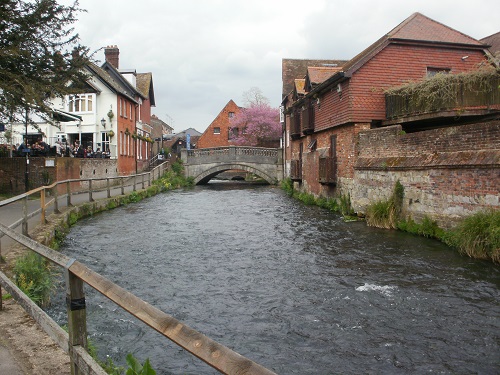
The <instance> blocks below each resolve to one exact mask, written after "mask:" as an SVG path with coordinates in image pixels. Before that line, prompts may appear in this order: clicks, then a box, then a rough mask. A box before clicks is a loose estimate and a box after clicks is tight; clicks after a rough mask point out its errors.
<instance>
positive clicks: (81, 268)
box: [69, 261, 274, 375]
mask: <svg viewBox="0 0 500 375" xmlns="http://www.w3.org/2000/svg"><path fill="white" fill-rule="evenodd" d="M69 271H71V272H72V273H73V274H75V275H76V276H78V277H79V278H81V279H82V280H83V281H85V282H86V283H87V284H89V285H90V286H91V287H92V288H94V289H95V290H97V291H98V292H100V293H102V294H103V295H104V296H106V297H107V298H109V299H110V300H111V301H113V302H114V303H116V304H117V305H119V306H121V307H122V308H123V309H124V310H126V311H127V312H129V313H130V314H132V315H133V316H134V317H136V318H137V319H139V320H141V321H142V322H144V323H146V324H147V325H148V326H150V327H151V328H153V329H155V330H156V331H157V332H159V333H161V334H162V335H164V336H165V337H167V338H168V339H170V340H172V341H173V342H174V343H176V344H177V345H179V346H181V347H182V348H184V349H186V350H187V351H188V352H190V353H191V354H193V355H195V356H196V357H198V358H199V359H201V360H202V361H203V362H205V363H207V364H208V365H210V366H212V367H213V368H215V369H216V370H218V371H220V372H222V373H223V374H255V375H257V374H258V375H260V374H263V375H264V374H274V372H272V371H270V370H268V369H266V368H265V367H263V366H261V365H259V364H257V363H255V362H253V361H251V360H249V359H248V358H245V357H243V356H242V355H240V354H238V353H236V352H234V351H233V350H231V349H229V348H227V347H225V346H223V345H221V344H219V343H217V342H216V341H214V340H212V339H210V338H208V337H206V336H205V335H203V334H201V333H199V332H198V331H196V330H194V329H192V328H190V327H188V326H187V325H185V324H183V323H182V322H180V321H179V320H177V319H175V318H173V317H172V316H170V315H168V314H166V313H164V312H163V311H161V310H159V309H157V308H156V307H153V306H151V305H150V304H148V303H147V302H145V301H143V300H141V299H140V298H139V297H137V296H135V295H133V294H132V293H130V292H128V291H127V290H125V289H123V288H121V287H119V286H118V285H116V284H114V283H113V282H111V281H110V280H108V279H107V278H105V277H103V276H101V275H99V274H98V273H96V272H94V271H92V270H91V269H90V268H88V267H86V266H85V265H83V264H81V263H80V262H78V261H75V262H74V263H73V264H72V265H71V266H70V267H69Z"/></svg>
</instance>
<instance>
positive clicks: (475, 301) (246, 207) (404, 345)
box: [49, 182, 500, 374]
mask: <svg viewBox="0 0 500 375" xmlns="http://www.w3.org/2000/svg"><path fill="white" fill-rule="evenodd" d="M61 251H62V252H63V253H64V254H66V255H68V256H70V257H75V258H77V259H78V260H79V261H81V262H83V263H85V264H87V265H88V266H89V267H90V268H92V269H93V270H95V271H97V272H99V273H100V274H102V275H104V276H106V277H107V278H109V279H111V280H112V281H114V282H115V283H116V284H118V285H120V286H122V287H124V288H126V289H128V290H129V291H131V292H132V293H134V294H136V295H137V296H139V297H140V298H142V299H144V300H145V301H147V302H149V303H151V304H152V305H154V306H156V307H158V308H159V309H161V310H162V311H164V312H166V313H168V314H170V315H172V316H173V317H175V318H177V319H179V320H181V321H183V322H184V323H186V324H187V325H189V326H190V327H192V328H194V329H196V330H198V331H200V332H202V333H203V334H205V335H207V336H208V337H210V338H212V339H214V340H216V341H218V342H220V343H221V344H223V345H226V346H228V347H230V348H231V349H233V350H235V351H236V352H238V353H240V354H242V355H244V356H246V357H248V358H250V359H252V360H254V361H256V362H257V363H259V364H261V365H263V366H265V367H267V368H269V369H271V370H273V371H275V372H276V373H278V374H427V373H432V374H499V373H500V302H499V301H500V267H498V266H495V265H493V264H491V263H488V262H483V261H477V260H471V259H469V258H467V257H463V256H460V255H458V254H456V253H455V252H454V251H452V250H450V249H449V248H447V247H446V246H444V245H443V244H441V243H439V242H437V241H434V240H431V239H426V238H420V237H416V236H413V235H410V234H406V233H401V232H397V231H389V230H380V229H375V228H369V227H367V226H366V224H365V223H363V222H351V223H345V222H344V221H343V220H342V218H341V217H340V216H339V215H337V214H335V213H332V212H329V211H327V210H324V209H320V208H318V207H314V206H305V205H303V204H302V203H301V202H298V201H296V200H294V199H293V198H290V197H288V196H287V195H286V194H285V193H284V192H283V191H281V190H280V189H279V188H276V187H270V186H266V185H248V184H245V183H221V182H219V183H217V182H216V183H210V184H209V185H207V186H197V187H194V188H192V189H186V190H178V191H173V192H169V193H165V194H160V195H157V196H155V197H152V198H149V199H146V200H144V201H141V202H139V203H136V204H130V205H128V206H126V207H120V208H117V209H114V210H112V211H109V212H106V213H103V214H99V215H96V216H94V217H90V218H88V219H85V220H82V221H80V222H78V223H77V224H76V225H75V226H74V227H73V228H72V229H71V232H70V233H69V235H68V236H67V238H66V240H65V242H64V244H63V246H62V248H61ZM61 288H62V286H61ZM61 288H59V292H58V293H56V295H54V297H53V300H54V302H55V303H54V307H52V308H51V309H50V310H49V314H50V315H52V316H53V317H54V318H55V319H56V320H57V321H58V322H59V323H61V324H62V323H64V322H65V320H66V313H65V311H64V310H63V308H64V307H63V306H64V302H63V301H64V299H63V298H64V296H63V293H62V289H61ZM86 293H87V296H86V298H87V320H88V331H89V335H90V337H91V340H92V342H93V343H95V345H96V346H97V347H98V349H99V357H100V358H102V359H104V358H106V356H107V355H109V356H110V357H111V358H112V359H113V360H114V362H115V363H118V364H122V365H124V363H125V361H124V358H125V356H126V354H127V353H134V355H135V356H136V357H137V358H139V359H140V360H141V361H144V360H145V358H147V357H149V358H150V360H151V363H152V365H153V368H155V370H156V371H157V374H213V373H217V372H216V371H215V370H213V369H212V368H211V367H209V366H208V365H206V364H204V363H203V362H201V361H200V360H198V359H197V358H194V357H192V356H191V355H190V354H188V353H186V352H185V351H184V350H183V349H180V348H179V347H177V346H175V345H174V344H172V343H171V342H170V341H169V340H168V339H165V338H163V337H161V336H160V335H159V334H157V333H156V332H154V331H153V330H151V329H150V328H148V327H146V326H145V325H144V324H143V323H141V322H138V321H136V320H135V319H133V318H132V317H131V316H130V315H128V314H127V313H125V312H122V311H120V310H118V309H117V308H116V306H115V305H113V304H112V303H110V302H109V301H107V300H106V299H105V298H104V297H102V296H100V295H97V294H96V293H95V292H94V291H93V290H92V289H91V288H89V287H88V288H87V289H86Z"/></svg>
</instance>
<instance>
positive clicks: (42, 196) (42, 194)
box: [40, 188, 47, 225]
mask: <svg viewBox="0 0 500 375" xmlns="http://www.w3.org/2000/svg"><path fill="white" fill-rule="evenodd" d="M40 208H41V209H42V212H41V214H40V223H41V224H42V225H43V224H45V223H46V222H47V221H46V220H45V188H43V189H42V190H40Z"/></svg>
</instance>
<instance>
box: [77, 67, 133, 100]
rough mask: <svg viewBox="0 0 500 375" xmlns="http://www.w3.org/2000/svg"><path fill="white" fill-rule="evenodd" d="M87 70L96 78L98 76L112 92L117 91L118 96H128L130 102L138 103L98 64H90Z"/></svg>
mask: <svg viewBox="0 0 500 375" xmlns="http://www.w3.org/2000/svg"><path fill="white" fill-rule="evenodd" d="M87 68H88V69H89V70H90V71H91V73H93V74H94V75H95V76H97V77H98V78H99V79H100V80H101V81H102V82H104V83H105V84H106V85H107V86H108V87H109V88H110V89H111V90H113V91H115V92H116V93H118V94H121V95H123V96H126V97H127V98H129V99H130V100H132V101H134V102H136V100H135V99H134V97H133V96H131V95H130V93H129V92H127V91H126V90H125V89H124V88H123V87H122V86H121V85H120V84H119V83H118V82H116V81H115V80H114V79H113V78H112V77H111V75H109V73H108V72H106V71H105V70H104V69H102V68H101V67H99V66H97V65H96V64H93V63H90V64H89V65H87Z"/></svg>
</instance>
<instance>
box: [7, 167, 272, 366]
mask: <svg viewBox="0 0 500 375" xmlns="http://www.w3.org/2000/svg"><path fill="white" fill-rule="evenodd" d="M160 167H161V166H159V167H158V168H160ZM152 173H154V170H153V171H151V172H149V173H145V174H139V175H135V176H134V177H135V178H137V177H141V176H144V175H149V176H151V174H152ZM158 176H160V171H158ZM131 177H132V176H129V178H131ZM135 178H134V183H133V186H134V190H135V186H136V182H135ZM122 181H123V180H122ZM72 182H76V180H68V181H63V182H61V184H64V183H66V184H67V186H68V187H69V186H71V185H70V184H71V183H72ZM149 182H150V180H149ZM142 184H143V186H144V179H142ZM56 185H57V183H56V184H53V185H51V186H50V187H43V188H39V189H36V191H37V192H40V193H41V195H40V196H45V192H46V190H49V189H52V190H54V191H57V189H54V188H55V187H56ZM123 186H124V185H123V182H122V183H121V185H120V187H119V188H121V189H123ZM68 189H69V188H68ZM109 189H110V188H109V181H108V183H107V191H108V196H109V195H110V190H109ZM92 191H93V190H92V183H91V182H90V181H89V189H88V193H89V200H92ZM31 194H34V191H32V192H29V193H27V194H23V195H22V196H20V197H15V198H12V199H10V200H9V202H5V201H2V202H0V208H1V207H3V206H6V205H7V204H9V203H12V202H13V201H17V200H22V201H27V198H28V196H29V195H31ZM71 195H72V194H71V191H69V193H68V204H70V201H71ZM40 201H41V205H42V208H41V209H39V210H36V213H41V216H42V217H44V215H45V213H44V211H45V210H46V206H47V205H48V203H45V200H44V199H40ZM52 203H53V204H54V205H55V207H54V209H55V210H57V196H56V197H55V198H54V199H53V200H52ZM23 207H24V208H23V211H25V212H24V215H23V219H22V223H23V224H24V223H26V222H27V217H28V216H34V215H36V213H35V212H33V213H31V214H29V215H28V214H26V211H27V205H26V204H24V205H23ZM42 222H45V219H44V218H43V219H42ZM17 225H19V224H17ZM14 227H15V225H11V226H6V225H4V224H0V234H1V236H4V235H6V236H8V237H10V238H11V239H13V240H14V241H16V242H18V243H20V244H21V245H24V246H26V247H27V248H28V249H31V250H33V251H34V252H36V253H38V254H40V255H41V256H43V257H44V258H46V259H48V260H49V261H50V262H52V263H54V264H55V265H57V266H59V267H61V268H62V269H63V271H64V275H65V282H66V293H67V295H66V301H67V314H68V333H66V332H65V331H64V330H62V328H61V327H59V326H58V325H57V323H55V322H54V321H53V320H52V319H51V318H50V317H49V316H48V315H47V314H46V313H45V312H44V311H43V310H41V309H40V308H39V307H38V306H36V305H35V304H34V303H33V302H32V301H31V300H30V299H29V298H28V297H27V296H26V295H25V294H24V293H22V292H21V291H20V290H19V288H17V286H16V285H15V284H14V283H12V282H11V281H10V280H9V279H8V278H7V276H6V275H4V274H3V273H1V272H0V286H1V287H4V288H5V289H6V290H7V291H8V292H9V293H10V294H11V295H12V296H13V297H14V298H15V299H16V301H18V302H19V303H20V304H21V305H22V306H23V307H24V308H25V310H26V311H27V312H28V313H29V314H30V315H31V316H32V317H33V318H34V319H35V320H36V321H37V322H38V323H39V324H40V326H41V327H42V328H43V329H44V330H45V332H47V334H48V335H49V336H50V337H51V338H52V339H53V340H54V341H55V342H56V343H57V344H58V345H59V346H60V347H61V348H62V349H63V350H65V351H66V352H67V353H68V354H69V356H70V362H71V373H72V374H99V375H104V374H105V372H104V371H103V370H102V368H101V367H100V366H99V365H98V364H97V363H96V362H95V361H94V360H93V359H92V358H91V357H90V356H89V355H88V353H87V351H86V348H87V324H86V306H85V294H84V288H83V286H84V283H86V284H87V285H90V286H91V287H92V288H94V289H95V290H96V291H97V292H99V293H101V294H102V295H104V296H105V297H107V298H108V299H110V300H111V301H112V302H114V303H115V304H116V305H117V306H119V307H120V308H122V309H124V310H125V311H127V312H129V313H130V314H131V315H132V316H134V317H135V318H137V319H139V320H140V321H142V322H144V323H146V324H147V325H148V326H149V327H151V328H153V329H154V330H156V331H157V332H159V333H160V334H162V335H163V336H164V337H166V338H168V339H170V340H171V341H173V342H174V343H176V344H177V345H179V346H181V347H182V348H184V349H185V350H187V351H188V352H189V353H191V354H193V355H194V356H196V357H198V358H199V359H201V360H202V361H204V362H205V363H207V364H208V365H210V366H212V367H213V368H215V369H216V370H218V371H219V372H221V373H224V374H274V373H273V372H272V371H270V370H268V369H266V368H264V367H262V366H261V365H259V364H257V363H255V362H253V361H251V360H249V359H247V358H245V357H243V356H241V355H240V354H238V353H236V352H234V351H232V350H231V349H229V348H227V347H225V346H223V345H221V344H219V343H217V342H216V341H214V340H212V339H210V338H208V337H206V336H204V335H203V334H201V333H199V332H197V331H196V330H194V329H192V328H190V327H188V326H187V325H185V324H184V323H182V322H181V321H179V320H177V319H175V318H173V317H172V316H170V315H168V314H166V313H164V312H162V311H160V310H159V309H157V308H155V307H154V306H151V305H149V304H148V303H147V302H145V301H143V300H142V299H140V298H139V297H137V296H135V295H134V294H132V293H130V292H128V291H127V290H125V289H123V288H121V287H120V286H118V285H116V284H114V283H113V282H112V281H110V280H108V279H107V278H105V277H103V276H101V275H100V274H98V273H96V272H94V271H92V270H91V269H90V268H88V267H87V266H85V265H84V264H82V263H80V262H78V261H77V260H76V259H72V258H69V257H67V256H65V255H63V254H61V253H59V252H56V251H54V250H52V249H50V248H48V247H46V246H44V245H41V244H39V243H38V242H36V241H34V240H32V239H31V238H29V237H28V236H27V228H26V231H25V230H24V227H23V234H21V233H17V232H16V231H15V230H14V229H13V228H14ZM0 294H1V290H0ZM0 300H1V298H0ZM0 309H1V304H0Z"/></svg>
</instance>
